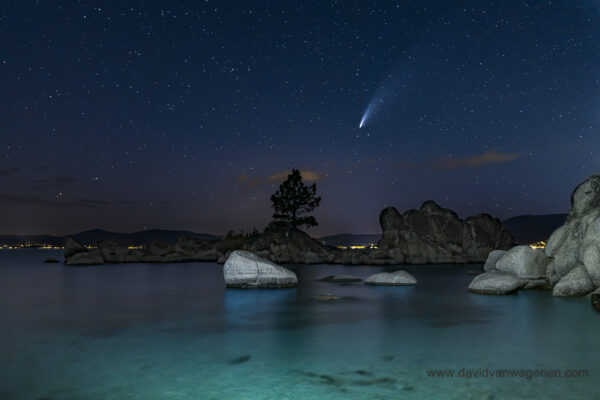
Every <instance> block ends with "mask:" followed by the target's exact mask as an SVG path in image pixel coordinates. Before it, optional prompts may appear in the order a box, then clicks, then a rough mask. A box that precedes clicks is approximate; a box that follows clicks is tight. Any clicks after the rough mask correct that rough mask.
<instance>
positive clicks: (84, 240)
mask: <svg viewBox="0 0 600 400" xmlns="http://www.w3.org/2000/svg"><path fill="white" fill-rule="evenodd" d="M67 236H72V237H73V238H75V240H77V241H78V242H79V243H81V244H83V245H93V244H95V243H97V242H98V241H100V240H110V241H113V242H117V243H124V244H130V245H142V244H148V243H150V242H152V241H153V240H157V241H160V242H166V243H175V242H176V241H177V238H179V237H180V236H189V237H193V238H198V239H202V240H218V239H220V236H216V235H212V234H209V233H196V232H191V231H185V230H168V229H148V230H145V231H139V232H131V233H123V232H111V231H105V230H102V229H91V230H88V231H83V232H79V233H75V234H73V235H65V236H53V235H0V244H5V245H19V244H27V243H34V244H49V245H53V246H62V245H63V244H64V242H65V238H66V237H67Z"/></svg>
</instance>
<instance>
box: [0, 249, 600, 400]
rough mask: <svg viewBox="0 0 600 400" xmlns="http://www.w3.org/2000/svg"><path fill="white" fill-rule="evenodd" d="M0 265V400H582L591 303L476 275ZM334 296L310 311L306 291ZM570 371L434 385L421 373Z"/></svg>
mask: <svg viewBox="0 0 600 400" xmlns="http://www.w3.org/2000/svg"><path fill="white" fill-rule="evenodd" d="M48 256H55V257H57V258H58V257H60V254H59V253H53V252H49V251H38V250H20V251H2V252H0V327H1V331H0V399H1V400H21V399H34V400H35V399H40V400H41V399H45V400H49V399H54V400H70V399H90V400H96V399H98V400H100V399H102V400H109V399H118V400H121V399H140V400H150V399H320V398H323V399H594V398H599V397H600V385H599V384H598V379H599V378H600V314H598V313H596V312H594V311H593V310H592V309H591V307H590V304H589V298H583V299H556V298H553V297H552V296H550V295H549V294H548V293H545V292H537V291H530V292H521V293H519V294H518V295H513V296H504V297H495V296H483V295H476V294H472V293H469V292H468V291H467V290H466V287H467V285H468V283H469V282H470V280H471V279H472V275H469V274H467V271H470V270H478V269H480V268H481V266H480V265H462V266H450V265H436V266H410V267H405V266H403V268H404V269H406V270H408V271H409V272H411V273H412V274H413V275H414V276H415V277H416V278H417V279H418V280H419V284H418V285H417V286H416V287H374V286H366V285H363V284H335V283H326V282H317V281H316V279H318V278H321V277H323V276H326V275H331V274H338V273H347V274H353V275H358V276H361V277H366V276H368V275H370V274H372V273H376V272H380V271H384V270H393V269H394V268H389V267H388V268H384V267H366V266H365V267H363V266H341V265H303V266H292V267H291V268H292V269H294V270H295V272H296V273H297V274H298V277H299V281H300V286H299V287H298V288H297V289H280V290H240V289H237V290H231V289H230V290H225V288H224V283H223V278H222V266H220V265H217V264H212V263H189V264H162V265H161V264H124V265H105V266H100V267H87V268H76V267H65V266H64V265H62V264H44V263H43V260H44V259H45V258H46V257H48ZM327 293H332V294H336V295H341V296H344V297H345V298H344V299H343V300H340V301H335V302H322V303H320V302H316V301H314V300H313V299H312V297H313V296H315V295H317V294H327ZM486 367H487V368H489V369H560V370H565V369H584V370H587V371H588V372H587V374H588V376H583V377H576V378H532V379H527V378H524V377H522V378H520V377H515V378H439V377H438V378H432V377H429V376H428V373H427V371H428V370H432V369H455V370H457V372H456V373H459V371H460V370H461V369H462V368H467V369H477V368H482V369H485V368H486Z"/></svg>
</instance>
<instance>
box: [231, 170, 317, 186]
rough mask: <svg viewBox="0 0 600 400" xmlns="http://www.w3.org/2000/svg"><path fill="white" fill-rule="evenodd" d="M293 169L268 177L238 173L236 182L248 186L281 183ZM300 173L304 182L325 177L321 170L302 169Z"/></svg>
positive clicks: (315, 180)
mask: <svg viewBox="0 0 600 400" xmlns="http://www.w3.org/2000/svg"><path fill="white" fill-rule="evenodd" d="M291 173H292V171H291V170H285V171H280V172H277V173H276V174H273V175H269V176H267V177H256V176H249V175H238V176H236V177H235V180H236V182H239V183H242V184H245V185H247V186H258V185H262V184H263V183H281V182H283V181H285V180H286V179H287V176H288V175H289V174H291ZM300 175H301V176H302V180H303V181H304V182H317V181H320V180H322V179H323V178H324V175H322V174H321V173H319V172H316V171H311V170H301V171H300Z"/></svg>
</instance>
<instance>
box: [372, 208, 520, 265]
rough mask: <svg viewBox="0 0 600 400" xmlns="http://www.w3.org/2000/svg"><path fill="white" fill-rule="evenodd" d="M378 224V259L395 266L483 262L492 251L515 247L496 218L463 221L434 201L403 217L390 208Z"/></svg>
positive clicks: (480, 217)
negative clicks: (379, 230)
mask: <svg viewBox="0 0 600 400" xmlns="http://www.w3.org/2000/svg"><path fill="white" fill-rule="evenodd" d="M379 222H380V224H381V229H382V235H381V240H380V241H379V246H378V247H379V249H378V253H379V254H378V256H379V257H378V258H384V259H385V258H389V259H392V260H394V262H395V263H406V264H441V263H468V262H483V261H485V259H486V257H487V255H488V254H489V253H490V252H491V251H492V250H496V249H509V248H511V247H512V246H513V245H514V237H513V236H512V234H511V233H510V232H509V231H508V230H507V229H505V228H503V226H502V223H501V222H500V220H498V219H497V218H493V217H492V216H490V215H489V214H479V215H476V216H474V217H468V218H467V219H465V220H462V219H460V218H459V217H458V215H456V213H455V212H454V211H452V210H449V209H447V208H442V207H440V206H439V205H437V204H436V203H435V202H433V201H431V200H429V201H426V202H424V203H423V205H422V206H421V208H420V209H418V210H409V211H407V212H405V213H404V214H400V213H399V212H398V210H396V209H395V208H394V207H388V208H386V209H384V210H383V211H382V212H381V215H380V217H379Z"/></svg>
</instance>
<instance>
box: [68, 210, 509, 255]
mask: <svg viewBox="0 0 600 400" xmlns="http://www.w3.org/2000/svg"><path fill="white" fill-rule="evenodd" d="M379 221H380V225H381V230H382V235H381V239H380V240H379V243H378V247H377V248H374V249H360V250H353V249H340V248H336V247H332V246H326V245H324V244H323V243H321V242H319V241H318V240H317V239H314V238H312V237H311V236H309V235H308V234H307V233H305V232H303V231H301V230H299V229H291V230H277V229H266V230H265V231H264V232H261V233H254V234H248V235H228V236H226V237H224V238H223V239H221V240H202V239H196V238H190V237H187V236H181V237H179V239H178V240H177V242H176V243H174V244H171V243H165V242H158V241H153V242H151V243H150V244H149V245H148V246H146V247H145V248H129V247H128V246H127V245H124V244H120V243H116V242H112V241H100V242H98V243H97V246H96V247H95V248H86V247H84V246H82V245H81V244H80V243H78V242H77V241H75V240H74V239H73V238H67V239H66V241H65V249H64V255H65V263H66V264H67V265H95V264H104V263H132V262H189V261H212V262H219V263H224V262H225V260H227V258H228V257H229V255H230V254H231V252H233V251H235V250H245V251H249V252H251V253H253V254H255V255H256V256H258V257H262V258H265V259H267V260H269V261H272V262H275V263H296V264H322V263H330V264H362V265H386V264H389V265H393V264H427V263H468V262H483V261H485V259H486V257H487V255H488V253H490V252H491V251H492V250H495V249H509V248H511V247H512V246H513V245H514V238H513V236H512V235H511V233H510V232H509V231H508V230H507V229H505V228H503V227H502V223H501V222H500V220H498V219H497V218H493V217H492V216H490V215H488V214H479V215H477V216H474V217H469V218H467V219H466V220H462V219H460V218H459V217H458V215H457V214H456V213H455V212H454V211H452V210H449V209H446V208H442V207H440V206H439V205H437V204H436V203H435V202H433V201H426V202H425V203H423V205H422V206H421V207H420V208H419V209H418V210H409V211H406V212H405V213H404V214H401V213H399V212H398V210H396V208H394V207H388V208H386V209H384V210H383V211H382V212H381V214H380V217H379Z"/></svg>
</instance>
